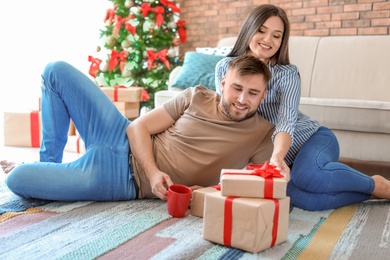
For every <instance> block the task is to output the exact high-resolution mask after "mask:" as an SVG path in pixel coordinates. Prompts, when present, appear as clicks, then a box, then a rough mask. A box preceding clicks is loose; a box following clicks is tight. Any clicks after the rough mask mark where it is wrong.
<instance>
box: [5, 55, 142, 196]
mask: <svg viewBox="0 0 390 260" xmlns="http://www.w3.org/2000/svg"><path fill="white" fill-rule="evenodd" d="M41 117H42V143H41V148H40V162H34V163H24V164H21V165H19V166H18V167H16V168H15V169H14V170H13V171H12V172H11V173H10V174H9V175H8V177H7V179H6V183H7V186H8V187H9V189H10V190H11V191H13V192H14V193H16V194H18V195H20V196H22V197H26V198H39V199H48V200H63V201H74V200H99V201H113V200H130V199H135V198H136V190H135V187H134V182H133V176H132V173H130V168H129V161H128V160H129V151H130V148H129V143H128V139H127V136H126V128H127V126H128V125H129V124H130V121H129V120H128V119H127V118H125V117H124V116H123V115H122V114H121V113H120V112H119V111H118V110H117V108H116V107H115V105H114V104H113V102H112V101H110V100H109V98H108V97H107V96H106V95H105V94H104V92H103V91H102V90H100V89H99V87H98V86H97V85H96V84H95V83H94V82H92V81H91V80H90V79H89V78H88V77H87V76H86V75H85V74H83V73H82V72H80V71H79V70H77V69H76V68H74V67H73V66H71V65H69V64H67V63H65V62H61V61H59V62H53V63H49V64H48V65H47V66H46V68H45V70H44V72H43V74H42V112H41ZM70 118H71V119H72V121H73V122H74V124H75V126H76V129H77V131H78V132H79V134H80V136H81V138H82V140H83V141H84V143H85V147H86V153H85V154H84V155H83V156H81V157H80V158H79V159H77V160H76V161H73V162H69V163H62V157H63V151H64V147H65V144H66V142H67V135H68V129H69V122H70Z"/></svg>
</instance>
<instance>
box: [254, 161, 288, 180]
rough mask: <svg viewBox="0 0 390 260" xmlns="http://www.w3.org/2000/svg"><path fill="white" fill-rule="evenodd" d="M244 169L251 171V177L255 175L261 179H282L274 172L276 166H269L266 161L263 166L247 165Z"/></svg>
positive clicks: (277, 172)
mask: <svg viewBox="0 0 390 260" xmlns="http://www.w3.org/2000/svg"><path fill="white" fill-rule="evenodd" d="M246 169H247V170H253V172H252V173H251V175H257V176H261V177H263V178H283V175H281V174H280V172H279V171H278V170H276V166H274V165H270V164H269V163H268V161H265V163H264V164H248V165H247V166H246Z"/></svg>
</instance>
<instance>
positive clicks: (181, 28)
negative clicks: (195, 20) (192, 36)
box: [176, 19, 187, 43]
mask: <svg viewBox="0 0 390 260" xmlns="http://www.w3.org/2000/svg"><path fill="white" fill-rule="evenodd" d="M176 24H177V32H178V34H179V38H180V41H181V42H182V43H185V42H186V39H187V32H186V26H185V21H184V20H181V19H180V20H178V21H177V23H176Z"/></svg>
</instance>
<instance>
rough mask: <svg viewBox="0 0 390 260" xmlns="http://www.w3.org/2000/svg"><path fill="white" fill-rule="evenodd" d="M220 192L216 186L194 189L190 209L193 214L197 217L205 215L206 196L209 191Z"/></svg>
mask: <svg viewBox="0 0 390 260" xmlns="http://www.w3.org/2000/svg"><path fill="white" fill-rule="evenodd" d="M212 192H218V190H217V189H216V188H213V187H207V188H202V189H197V190H193V191H192V197H191V203H190V209H191V215H193V216H197V217H203V210H204V197H205V195H206V194H207V193H212Z"/></svg>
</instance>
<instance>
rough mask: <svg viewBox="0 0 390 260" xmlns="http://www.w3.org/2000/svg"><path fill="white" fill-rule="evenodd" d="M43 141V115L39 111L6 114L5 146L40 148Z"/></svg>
mask: <svg viewBox="0 0 390 260" xmlns="http://www.w3.org/2000/svg"><path fill="white" fill-rule="evenodd" d="M41 140H42V131H41V113H40V112H39V111H35V110H29V111H20V112H4V145H5V146H22V147H35V148H38V147H40V145H41Z"/></svg>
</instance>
